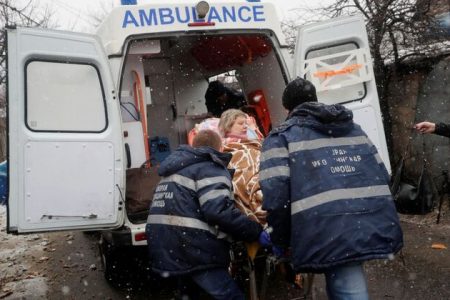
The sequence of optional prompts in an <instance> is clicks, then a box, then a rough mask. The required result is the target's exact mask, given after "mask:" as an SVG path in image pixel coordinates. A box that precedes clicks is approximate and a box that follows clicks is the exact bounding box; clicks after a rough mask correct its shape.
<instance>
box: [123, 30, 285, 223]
mask: <svg viewBox="0 0 450 300" xmlns="http://www.w3.org/2000/svg"><path fill="white" fill-rule="evenodd" d="M275 43H277V41H276V40H275V39H274V38H273V37H271V35H270V33H268V34H267V35H264V34H261V33H260V32H259V33H258V34H248V33H245V34H244V33H239V32H237V33H235V34H216V35H210V34H193V35H187V34H183V35H182V36H180V35H171V36H165V37H158V38H147V39H136V40H132V41H130V42H129V43H128V48H127V52H126V58H125V60H124V64H123V67H122V68H123V72H122V74H123V75H122V78H121V79H120V80H121V82H120V96H121V97H120V100H121V111H122V120H123V130H124V141H125V149H126V153H127V168H138V167H140V166H141V165H142V164H143V163H144V162H145V161H146V160H147V159H149V158H150V163H149V164H147V165H146V167H149V168H150V169H151V170H152V171H153V172H155V173H156V170H157V167H158V165H159V163H160V162H161V161H162V160H163V159H164V158H165V157H167V155H168V154H169V153H170V152H171V151H173V150H175V149H176V148H177V147H178V146H179V145H180V144H186V143H187V137H188V134H189V131H190V130H191V129H192V128H193V127H194V126H195V124H197V123H200V122H201V121H202V120H203V119H205V118H207V117H208V116H207V109H206V105H205V97H204V96H205V92H206V90H207V87H208V83H209V81H211V80H214V79H217V75H221V76H219V80H223V79H224V78H226V79H225V81H226V82H227V80H228V81H229V83H230V84H231V83H232V84H233V87H234V88H235V89H237V90H239V91H241V92H242V93H243V94H244V95H245V97H246V100H247V104H248V108H247V109H248V111H249V112H251V113H252V114H253V116H254V117H255V119H256V121H257V124H258V125H259V128H260V130H261V132H262V133H263V134H267V133H268V131H269V130H270V128H271V126H276V125H277V124H279V123H280V122H282V121H283V120H284V118H285V117H286V111H285V110H284V109H283V107H282V105H281V95H282V92H283V89H284V87H285V85H286V81H287V74H285V71H284V70H285V68H284V67H283V62H282V59H281V53H278V52H277V50H276V49H277V47H275V46H274V45H275ZM147 137H148V138H147ZM155 176H156V175H155ZM156 183H157V180H156V179H155V185H156ZM127 184H128V183H127ZM127 211H128V218H129V220H130V221H132V222H135V221H136V222H137V221H142V220H143V219H145V218H146V217H147V211H145V212H139V213H137V212H136V213H135V212H132V211H130V209H127Z"/></svg>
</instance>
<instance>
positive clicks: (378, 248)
mask: <svg viewBox="0 0 450 300" xmlns="http://www.w3.org/2000/svg"><path fill="white" fill-rule="evenodd" d="M282 101H283V106H284V107H285V108H286V109H287V110H288V111H289V115H288V117H287V120H286V121H285V122H284V123H283V124H281V126H279V127H278V128H276V129H274V130H273V131H272V132H271V133H270V134H269V136H268V137H267V138H266V139H265V141H264V144H263V152H262V155H261V169H260V175H259V180H260V184H261V188H262V191H263V195H264V202H263V209H264V210H267V213H268V216H267V221H268V224H269V227H271V228H272V232H271V234H270V236H271V240H272V242H273V244H274V245H275V249H287V248H288V247H290V248H291V251H290V253H292V256H291V263H292V265H293V268H294V270H295V271H296V272H313V273H324V274H325V278H326V283H327V293H328V296H329V298H330V299H346V300H349V299H351V300H364V299H368V291H367V284H366V279H365V275H364V270H363V264H362V263H363V262H364V261H366V260H370V259H386V258H392V257H393V255H394V254H395V253H396V252H397V251H399V250H400V249H401V248H402V246H403V235H402V231H401V228H400V225H399V219H398V216H397V212H396V210H395V206H394V203H393V200H392V196H391V193H390V191H389V186H388V182H389V175H388V173H387V171H386V168H385V166H384V164H383V162H382V160H381V158H380V156H379V154H378V153H377V150H376V148H375V146H374V145H373V144H372V143H371V142H370V140H369V139H368V137H367V135H366V134H365V133H364V131H363V130H362V129H361V128H360V126H358V125H356V124H355V123H353V114H352V112H351V111H350V110H348V109H346V108H345V107H344V106H342V105H325V104H322V103H318V102H317V96H316V90H315V87H314V85H313V84H311V83H310V82H309V81H307V80H304V79H302V78H297V79H295V80H294V81H292V82H290V83H289V84H288V85H287V87H286V89H285V91H284V93H283V98H282Z"/></svg>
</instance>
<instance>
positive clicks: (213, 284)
mask: <svg viewBox="0 0 450 300" xmlns="http://www.w3.org/2000/svg"><path fill="white" fill-rule="evenodd" d="M199 287H200V288H201V289H202V290H204V291H205V292H206V293H208V294H209V295H210V296H212V297H213V298H214V299H223V300H244V299H245V297H244V294H243V293H242V292H241V290H240V289H239V287H238V285H237V284H236V282H235V281H234V280H233V278H231V276H230V274H229V273H228V271H227V269H225V268H216V269H209V270H202V271H196V272H193V273H191V274H187V275H184V276H180V277H179V278H178V288H179V292H180V294H181V299H186V296H188V297H189V298H188V299H189V300H197V299H199V297H200V291H199Z"/></svg>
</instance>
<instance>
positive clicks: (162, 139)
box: [8, 2, 389, 246]
mask: <svg viewBox="0 0 450 300" xmlns="http://www.w3.org/2000/svg"><path fill="white" fill-rule="evenodd" d="M296 76H302V77H306V78H308V79H309V80H311V81H312V82H313V83H315V84H316V86H317V89H318V96H319V101H323V102H326V103H343V104H344V105H346V106H347V107H349V108H350V109H352V110H353V111H354V114H355V121H356V122H357V123H360V125H361V126H362V127H363V129H365V130H366V131H367V132H368V134H369V137H371V139H372V141H373V142H374V144H375V145H376V146H377V147H378V149H379V150H380V153H381V156H382V159H383V160H384V161H385V163H386V165H387V167H388V168H389V160H388V155H387V150H386V142H385V140H384V132H383V128H382V123H381V113H380V110H379V104H378V97H377V94H376V89H375V81H374V76H373V71H372V67H371V61H370V54H369V49H368V43H367V37H366V32H365V27H364V22H363V19H362V17H360V16H356V17H349V18H341V19H337V20H332V21H329V22H325V23H315V24H311V25H308V26H306V27H304V28H303V29H300V32H299V38H298V41H297V46H296V52H295V55H292V54H291V53H289V50H288V48H287V45H286V43H285V38H284V36H283V34H282V32H281V26H280V20H279V19H278V17H277V16H276V9H275V7H273V5H272V4H270V3H261V2H239V3H238V2H236V3H211V8H210V10H209V13H208V14H207V15H206V18H205V19H204V20H201V19H199V18H198V16H197V15H196V9H195V6H194V5H192V4H185V5H184V4H174V5H169V4H160V5H139V6H122V7H117V8H115V9H114V10H113V11H112V12H111V14H110V15H109V16H108V17H107V19H106V20H105V21H104V22H103V23H102V24H101V25H100V27H99V29H98V32H97V34H95V35H86V34H75V33H70V32H64V31H52V30H45V29H29V28H15V29H9V30H8V78H9V86H8V108H9V111H8V120H9V134H10V140H9V157H8V160H9V180H10V182H9V183H10V192H9V201H8V231H9V232H14V233H26V232H36V231H55V230H74V229H81V230H87V229H89V230H96V229H108V228H109V229H114V228H116V229H114V230H108V231H104V234H103V236H104V239H105V240H107V241H106V242H108V243H110V244H118V243H121V244H127V245H135V246H138V245H145V244H146V241H145V235H144V228H145V222H146V217H147V214H148V211H144V212H138V213H136V212H131V211H130V210H129V209H127V206H126V199H125V197H126V186H127V183H126V171H127V170H128V169H130V168H139V167H140V166H142V165H143V164H144V163H146V161H147V160H148V159H149V160H150V163H148V165H149V166H150V167H151V168H157V166H158V164H159V163H160V162H161V161H160V160H162V159H163V158H164V157H165V156H166V155H167V154H168V153H169V152H170V151H173V150H175V149H176V148H177V147H178V146H179V145H180V144H185V143H187V142H188V135H189V132H190V130H192V128H193V127H194V126H195V124H197V123H199V122H201V121H202V120H203V119H204V118H205V117H206V116H207V110H206V105H205V98H204V95H205V92H206V89H207V87H208V82H209V81H211V80H214V79H217V78H219V79H220V80H222V81H224V82H225V83H226V84H227V85H230V86H233V87H234V88H237V89H238V90H239V91H241V92H242V93H243V94H244V95H245V96H246V100H247V102H248V104H249V108H250V110H251V109H253V110H254V111H255V112H256V113H255V118H256V119H257V122H259V125H261V129H264V130H267V131H268V130H270V128H274V127H276V126H277V125H279V124H281V123H282V122H283V121H284V120H285V118H286V111H285V109H284V108H283V107H282V104H281V97H282V93H283V90H284V88H285V86H286V84H287V83H288V82H289V81H290V80H292V79H293V78H295V77H296ZM258 113H259V115H258ZM261 114H262V115H261ZM268 121H269V123H268ZM266 133H267V132H266ZM155 151H156V152H155ZM114 239H117V240H116V242H115V241H114ZM118 241H120V242H118Z"/></svg>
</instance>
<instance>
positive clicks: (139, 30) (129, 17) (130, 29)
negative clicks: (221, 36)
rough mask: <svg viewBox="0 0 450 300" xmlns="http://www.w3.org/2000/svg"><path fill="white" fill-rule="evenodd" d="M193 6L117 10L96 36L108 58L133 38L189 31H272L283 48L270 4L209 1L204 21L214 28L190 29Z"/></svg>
mask: <svg viewBox="0 0 450 300" xmlns="http://www.w3.org/2000/svg"><path fill="white" fill-rule="evenodd" d="M196 3H197V2H191V3H177V4H171V5H169V4H145V5H124V6H118V7H115V8H114V9H113V10H112V11H111V13H110V14H109V15H108V16H107V17H106V19H105V20H104V21H103V23H102V24H100V26H99V27H98V30H97V34H98V36H99V37H100V39H101V42H102V44H103V46H104V48H105V51H106V54H107V55H108V56H109V55H116V54H121V52H122V47H123V45H124V43H125V40H126V39H127V38H128V37H129V36H132V35H139V34H153V33H161V32H177V31H178V32H184V31H191V30H192V31H198V30H200V31H207V30H219V29H261V30H271V31H273V32H274V33H275V36H276V37H277V38H278V42H279V43H280V45H285V37H284V35H283V33H282V31H281V22H280V21H281V20H280V19H279V18H278V15H277V12H276V9H275V7H274V5H273V4H272V3H262V2H254V3H252V2H234V3H228V2H226V3H224V2H223V3H216V2H212V1H210V2H209V4H210V6H211V8H210V10H209V12H208V14H207V15H206V18H205V21H207V22H208V21H211V22H214V23H215V25H213V26H200V27H195V26H193V27H189V26H188V23H193V22H199V21H200V20H198V19H197V16H196V15H195V16H193V15H194V12H195V5H196Z"/></svg>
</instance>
